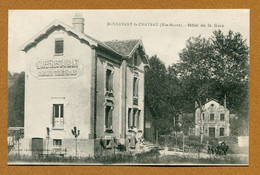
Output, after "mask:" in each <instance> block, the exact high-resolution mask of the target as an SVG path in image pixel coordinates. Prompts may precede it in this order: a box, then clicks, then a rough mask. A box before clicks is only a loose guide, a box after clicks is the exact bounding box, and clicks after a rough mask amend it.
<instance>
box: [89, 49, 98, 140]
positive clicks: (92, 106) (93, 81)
mask: <svg viewBox="0 0 260 175" xmlns="http://www.w3.org/2000/svg"><path fill="white" fill-rule="evenodd" d="M91 49H92V56H91V80H90V82H91V84H90V133H89V139H95V138H96V109H97V108H96V103H97V102H96V99H97V98H96V85H97V55H96V48H95V47H94V46H93V47H91Z"/></svg>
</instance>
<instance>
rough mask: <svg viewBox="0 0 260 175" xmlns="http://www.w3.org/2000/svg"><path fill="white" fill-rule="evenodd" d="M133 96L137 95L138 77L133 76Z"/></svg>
mask: <svg viewBox="0 0 260 175" xmlns="http://www.w3.org/2000/svg"><path fill="white" fill-rule="evenodd" d="M133 90H134V92H133V94H134V97H138V78H136V77H134V87H133Z"/></svg>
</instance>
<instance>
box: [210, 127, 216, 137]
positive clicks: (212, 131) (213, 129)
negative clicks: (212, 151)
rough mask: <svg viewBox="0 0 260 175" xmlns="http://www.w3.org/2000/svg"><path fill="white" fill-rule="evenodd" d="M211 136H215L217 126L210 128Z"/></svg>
mask: <svg viewBox="0 0 260 175" xmlns="http://www.w3.org/2000/svg"><path fill="white" fill-rule="evenodd" d="M209 136H210V137H215V128H214V127H210V128H209Z"/></svg>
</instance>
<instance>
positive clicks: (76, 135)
mask: <svg viewBox="0 0 260 175" xmlns="http://www.w3.org/2000/svg"><path fill="white" fill-rule="evenodd" d="M71 133H72V135H74V137H75V145H76V146H75V150H76V156H77V155H78V139H77V138H78V136H79V134H80V130H77V127H76V126H74V128H73V129H72V130H71Z"/></svg>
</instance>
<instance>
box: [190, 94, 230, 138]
mask: <svg viewBox="0 0 260 175" xmlns="http://www.w3.org/2000/svg"><path fill="white" fill-rule="evenodd" d="M201 134H203V135H205V136H210V137H221V136H229V110H228V109H227V108H226V103H225V102H224V106H222V105H220V104H219V103H218V101H217V100H215V99H211V100H207V101H206V103H205V104H204V105H203V106H201V107H197V108H196V110H195V135H196V136H199V135H201Z"/></svg>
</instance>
